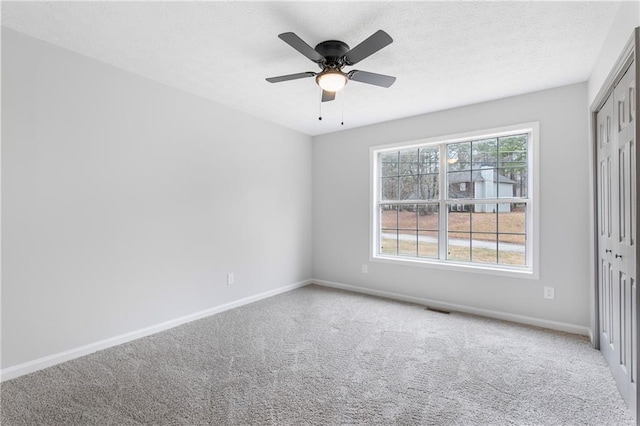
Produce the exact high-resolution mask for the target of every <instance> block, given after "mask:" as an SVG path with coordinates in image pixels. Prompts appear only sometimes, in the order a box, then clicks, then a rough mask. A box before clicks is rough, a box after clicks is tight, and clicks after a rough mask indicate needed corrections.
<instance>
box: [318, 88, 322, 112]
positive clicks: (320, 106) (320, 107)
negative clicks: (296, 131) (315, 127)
mask: <svg viewBox="0 0 640 426" xmlns="http://www.w3.org/2000/svg"><path fill="white" fill-rule="evenodd" d="M318 109H319V110H320V112H319V115H318V120H322V89H320V105H319V107H318Z"/></svg>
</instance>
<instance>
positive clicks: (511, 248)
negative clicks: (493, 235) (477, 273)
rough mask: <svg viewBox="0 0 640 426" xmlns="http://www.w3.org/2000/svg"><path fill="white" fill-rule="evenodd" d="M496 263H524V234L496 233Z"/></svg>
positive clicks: (525, 260) (525, 259)
mask: <svg viewBox="0 0 640 426" xmlns="http://www.w3.org/2000/svg"><path fill="white" fill-rule="evenodd" d="M507 237H508V238H507ZM498 263H500V264H501V265H518V266H524V265H526V263H527V257H526V246H525V236H524V235H502V234H499V235H498Z"/></svg>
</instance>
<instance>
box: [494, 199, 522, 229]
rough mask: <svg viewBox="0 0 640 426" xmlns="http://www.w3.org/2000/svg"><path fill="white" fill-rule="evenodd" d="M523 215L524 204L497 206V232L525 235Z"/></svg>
mask: <svg viewBox="0 0 640 426" xmlns="http://www.w3.org/2000/svg"><path fill="white" fill-rule="evenodd" d="M525 214H526V213H525V204H522V203H510V204H509V203H504V204H502V203H501V204H499V211H498V232H500V233H509V234H522V235H524V234H525V233H526V224H525V223H526V221H525Z"/></svg>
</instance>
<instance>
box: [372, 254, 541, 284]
mask: <svg viewBox="0 0 640 426" xmlns="http://www.w3.org/2000/svg"><path fill="white" fill-rule="evenodd" d="M370 260H371V261H372V262H381V263H391V264H396V265H404V266H417V267H422V268H436V269H445V270H449V271H458V272H468V273H478V274H488V275H498V276H502V277H511V278H521V279H530V280H537V279H539V277H538V273H537V272H536V271H534V270H533V269H531V268H510V267H508V266H498V265H488V264H487V265H481V264H474V265H471V264H468V263H462V262H455V261H450V260H446V261H443V260H437V259H423V258H411V257H396V256H384V255H373V256H371V257H370Z"/></svg>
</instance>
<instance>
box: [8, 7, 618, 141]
mask: <svg viewBox="0 0 640 426" xmlns="http://www.w3.org/2000/svg"><path fill="white" fill-rule="evenodd" d="M618 6H619V4H618V3H616V2H575V1H574V2H455V1H449V2H187V1H183V2H6V1H4V2H2V25H3V26H6V27H8V28H12V29H14V30H17V31H20V32H22V33H25V34H28V35H31V36H33V37H36V38H40V39H43V40H46V41H48V42H51V43H53V44H57V45H59V46H62V47H65V48H67V49H70V50H73V51H76V52H79V53H82V54H84V55H87V56H90V57H93V58H96V59H99V60H101V61H104V62H106V63H109V64H112V65H115V66H117V67H120V68H123V69H126V70H129V71H132V72H134V73H137V74H141V75H144V76H146V77H149V78H151V79H154V80H157V81H160V82H163V83H166V84H168V85H171V86H174V87H178V88H180V89H183V90H186V91H188V92H191V93H195V94H197V95H200V96H203V97H205V98H208V99H211V100H213V101H215V102H218V103H220V104H223V105H226V106H228V107H231V108H234V109H237V110H240V111H243V112H246V113H249V114H251V115H254V116H258V117H261V118H263V119H265V120H268V121H271V122H274V123H277V124H279V125H282V126H285V127H289V128H291V129H295V130H298V131H300V132H303V133H306V134H309V135H317V134H322V133H328V132H333V131H337V130H341V129H344V128H351V127H357V126H362V125H366V124H371V123H377V122H382V121H387V120H391V119H395V118H401V117H406V116H411V115H417V114H421V113H426V112H432V111H437V110H442V109H447V108H452V107H456V106H461V105H468V104H472V103H477V102H482V101H486V100H491V99H497V98H502V97H506V96H512V95H517V94H521V93H527V92H532V91H536V90H541V89H545V88H550V87H556V86H561V85H565V84H570V83H575V82H580V81H585V80H586V79H587V78H588V77H589V72H590V71H591V68H592V66H593V64H594V63H595V60H596V57H597V55H598V53H599V51H600V48H601V46H602V43H603V42H604V39H605V37H606V35H607V32H608V30H609V27H610V25H611V22H612V20H613V16H614V14H615V12H616V10H617V8H618ZM378 29H383V30H385V31H386V32H387V33H389V34H390V35H391V36H392V37H393V39H394V42H393V43H392V44H391V45H390V46H388V47H386V48H384V49H382V50H381V51H379V52H378V53H376V54H374V55H372V56H370V57H369V58H367V59H365V60H363V61H362V62H360V63H358V64H357V65H356V66H355V68H357V69H360V70H365V71H372V72H377V73H382V74H389V75H393V76H396V77H397V81H396V83H395V84H394V85H393V86H392V87H391V88H389V89H384V88H380V87H376V86H371V85H367V84H363V83H358V82H350V83H349V84H348V85H347V87H346V89H345V94H344V98H343V99H341V98H340V97H339V98H338V99H336V101H334V102H328V103H324V104H323V106H322V114H323V117H324V119H323V120H322V121H319V120H318V113H319V107H320V102H319V88H318V87H317V86H316V85H315V82H314V80H313V79H302V80H295V81H289V82H283V83H278V84H270V83H267V82H266V81H265V80H264V79H265V77H272V76H277V75H281V74H291V73H296V72H302V71H318V70H319V69H318V68H317V66H316V65H315V64H314V63H312V62H311V61H309V60H308V59H306V58H305V57H304V56H302V55H301V54H299V53H298V52H296V51H295V50H294V49H292V48H291V47H290V46H288V45H287V44H285V43H284V42H282V41H281V40H280V39H279V38H278V37H277V35H278V34H280V33H282V32H287V31H293V32H295V33H296V34H298V35H299V36H300V37H301V38H302V39H303V40H305V41H306V42H307V43H308V44H310V45H311V46H315V45H316V44H317V43H319V42H321V41H323V40H329V39H334V40H335V39H337V40H342V41H344V42H346V43H347V44H349V45H350V46H351V47H354V46H355V45H357V44H358V43H360V42H361V41H362V40H364V39H365V38H367V37H368V36H369V35H371V34H372V33H373V32H375V31H376V30H378ZM342 114H344V123H345V124H344V126H341V125H340V121H341V117H342Z"/></svg>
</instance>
